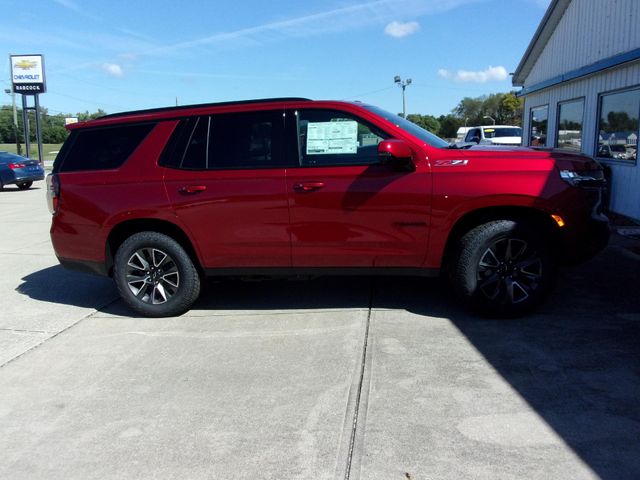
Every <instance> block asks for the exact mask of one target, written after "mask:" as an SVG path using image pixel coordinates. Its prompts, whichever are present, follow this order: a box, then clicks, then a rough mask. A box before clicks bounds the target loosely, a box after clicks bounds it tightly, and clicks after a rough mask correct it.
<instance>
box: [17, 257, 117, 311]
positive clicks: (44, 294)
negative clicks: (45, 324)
mask: <svg viewBox="0 0 640 480" xmlns="http://www.w3.org/2000/svg"><path fill="white" fill-rule="evenodd" d="M22 282H23V283H21V284H20V285H18V286H17V287H16V288H15V290H16V292H18V293H21V294H22V295H27V296H28V297H30V298H33V299H34V300H39V301H42V302H50V303H57V304H63V305H70V306H75V307H82V308H94V309H96V310H97V309H101V308H102V307H104V306H105V305H107V304H108V303H110V302H112V301H113V300H115V299H116V298H118V292H117V290H116V287H115V285H114V284H113V282H112V281H111V279H109V278H104V277H99V276H95V275H87V274H84V273H79V272H74V271H72V270H67V269H65V268H64V267H62V266H61V265H55V266H52V267H47V268H45V269H43V270H39V271H37V272H33V273H31V274H29V275H27V276H25V277H23V278H22Z"/></svg>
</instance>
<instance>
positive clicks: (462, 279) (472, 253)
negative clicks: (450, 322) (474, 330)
mask: <svg viewBox="0 0 640 480" xmlns="http://www.w3.org/2000/svg"><path fill="white" fill-rule="evenodd" d="M556 271H557V269H556V261H555V258H554V257H553V255H552V254H551V249H550V248H549V245H548V242H547V240H546V239H545V235H544V229H541V228H537V229H536V228H535V226H533V225H528V224H525V223H524V222H518V221H513V220H496V221H492V222H488V223H485V224H483V225H480V226H478V227H475V228H474V229H472V230H470V231H469V232H467V233H466V234H465V235H464V236H463V237H462V238H461V240H460V244H459V249H458V252H457V257H456V259H455V263H454V265H453V268H452V270H451V280H452V282H453V287H454V290H455V291H456V293H457V294H458V295H459V296H460V298H461V299H462V300H463V301H464V302H465V304H466V305H467V306H469V307H470V308H471V309H473V310H475V311H476V312H478V313H480V314H482V315H486V316H493V317H500V318H510V317H518V316H521V315H524V314H526V313H528V312H530V311H531V310H533V309H535V308H536V307H538V306H539V305H540V304H541V303H542V302H543V301H544V300H545V299H546V298H547V296H548V295H549V293H550V291H551V289H552V288H553V286H554V284H555V278H556Z"/></svg>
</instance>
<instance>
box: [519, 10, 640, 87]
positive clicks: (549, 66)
mask: <svg viewBox="0 0 640 480" xmlns="http://www.w3.org/2000/svg"><path fill="white" fill-rule="evenodd" d="M638 25H640V1H639V0H573V1H572V2H571V4H570V5H569V7H568V8H567V10H566V11H565V13H564V15H563V17H562V19H561V20H560V23H559V24H558V26H557V27H556V29H555V31H554V32H553V34H552V36H551V38H550V39H549V42H548V43H547V45H546V46H545V48H544V50H543V51H542V53H541V54H540V56H539V57H538V60H537V61H536V63H535V65H534V66H533V68H532V70H531V72H530V73H529V75H528V76H527V78H526V80H525V86H528V85H533V84H536V83H539V82H541V81H544V80H547V79H549V78H552V77H555V76H556V75H560V74H562V73H565V72H568V71H571V70H575V69H578V68H580V67H584V66H586V65H590V64H592V63H594V62H597V61H598V60H602V59H605V58H609V57H612V56H614V55H616V54H619V53H622V52H625V51H630V50H633V49H636V48H640V27H639V26H638Z"/></svg>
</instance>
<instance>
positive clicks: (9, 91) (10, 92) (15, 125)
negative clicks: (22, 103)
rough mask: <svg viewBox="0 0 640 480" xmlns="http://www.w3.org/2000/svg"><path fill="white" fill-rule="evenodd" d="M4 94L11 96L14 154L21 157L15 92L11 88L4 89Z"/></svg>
mask: <svg viewBox="0 0 640 480" xmlns="http://www.w3.org/2000/svg"><path fill="white" fill-rule="evenodd" d="M4 93H6V94H8V95H11V103H12V104H13V134H14V136H15V137H16V153H17V154H18V155H21V154H22V149H21V148H20V137H19V136H18V111H17V110H16V92H14V91H13V88H11V89H9V88H5V89H4Z"/></svg>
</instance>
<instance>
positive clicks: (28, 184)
mask: <svg viewBox="0 0 640 480" xmlns="http://www.w3.org/2000/svg"><path fill="white" fill-rule="evenodd" d="M31 185H33V182H20V183H16V186H17V187H18V188H19V189H20V190H27V189H29V188H31Z"/></svg>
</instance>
